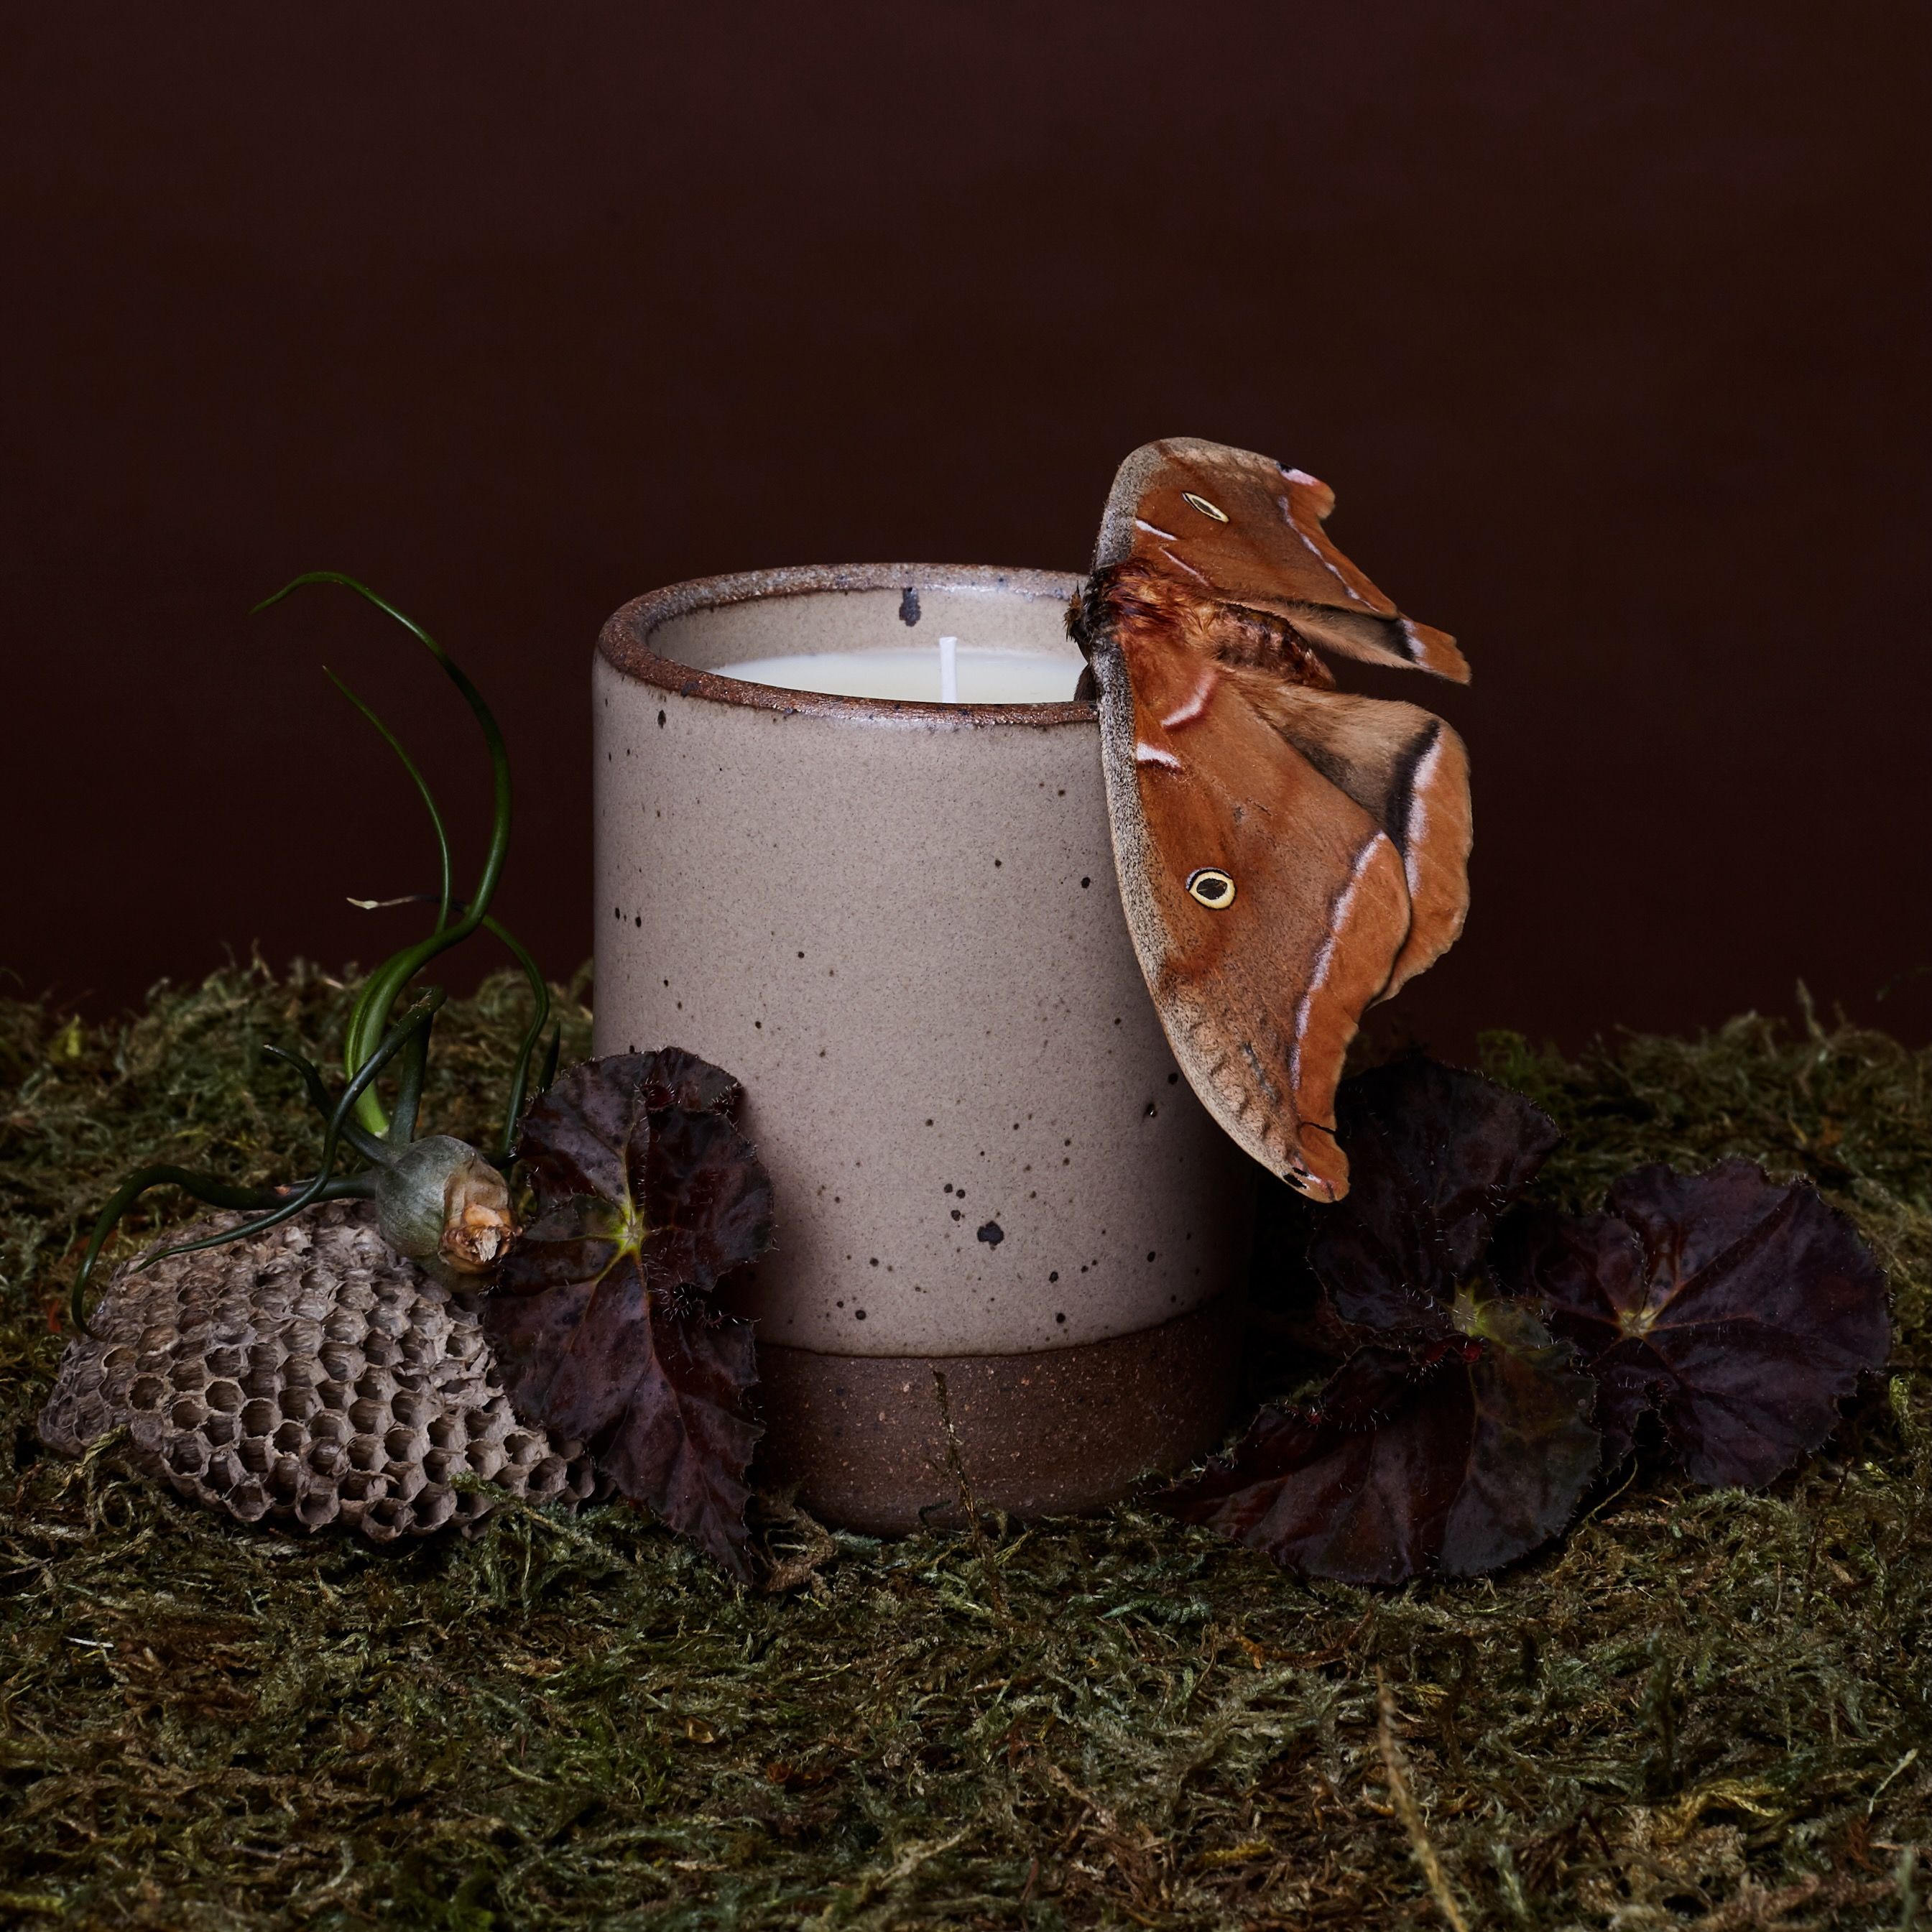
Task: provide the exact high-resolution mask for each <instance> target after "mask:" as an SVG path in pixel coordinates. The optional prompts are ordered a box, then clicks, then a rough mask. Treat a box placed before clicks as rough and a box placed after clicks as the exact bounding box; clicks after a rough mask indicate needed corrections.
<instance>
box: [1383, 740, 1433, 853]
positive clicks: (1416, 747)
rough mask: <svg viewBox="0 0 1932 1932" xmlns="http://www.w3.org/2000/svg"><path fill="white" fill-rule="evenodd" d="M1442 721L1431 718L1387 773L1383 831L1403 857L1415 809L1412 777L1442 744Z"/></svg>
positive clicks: (1407, 849) (1407, 847) (1407, 848)
mask: <svg viewBox="0 0 1932 1932" xmlns="http://www.w3.org/2000/svg"><path fill="white" fill-rule="evenodd" d="M1443 728H1444V727H1443V724H1442V719H1441V718H1430V721H1429V728H1428V729H1427V730H1424V731H1420V732H1418V733H1417V734H1416V736H1415V738H1414V739H1413V740H1412V742H1410V744H1409V745H1408V747H1407V748H1406V749H1405V750H1404V751H1403V754H1402V756H1401V757H1400V758H1398V759H1397V760H1396V761H1395V763H1394V767H1393V769H1391V772H1390V773H1389V788H1388V797H1387V799H1385V801H1384V802H1383V805H1382V829H1383V830H1384V831H1385V832H1387V833H1388V835H1389V836H1390V837H1391V838H1393V839H1394V841H1395V842H1396V847H1397V850H1399V851H1400V852H1402V853H1403V854H1404V855H1405V856H1406V854H1407V853H1408V851H1409V817H1410V814H1411V813H1412V812H1413V811H1414V810H1415V774H1416V772H1417V771H1418V769H1419V768H1420V767H1421V763H1422V761H1423V760H1424V758H1426V757H1428V755H1429V754H1430V752H1431V751H1434V750H1435V748H1436V746H1437V745H1439V744H1440V743H1441V742H1442V732H1443Z"/></svg>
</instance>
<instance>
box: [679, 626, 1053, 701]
mask: <svg viewBox="0 0 1932 1932" xmlns="http://www.w3.org/2000/svg"><path fill="white" fill-rule="evenodd" d="M940 643H941V649H938V650H935V649H931V648H928V649H924V650H916V649H907V648H905V647H904V646H900V647H898V648H896V649H890V650H883V651H820V652H814V653H811V654H809V655H804V656H799V657H786V658H745V659H743V660H742V661H740V662H739V663H737V664H719V665H718V667H717V674H718V676H720V677H739V678H745V679H748V680H749V681H750V682H752V683H754V684H775V685H779V686H781V688H784V689H785V690H787V691H820V692H823V693H825V694H829V695H835V696H839V697H896V698H899V699H901V700H911V701H913V703H921V704H1064V703H1066V702H1067V700H1068V699H1070V697H1072V696H1073V687H1074V686H1075V685H1076V684H1078V683H1079V682H1080V672H1081V662H1080V660H1079V658H1077V657H1074V656H1072V655H1068V656H1066V657H1058V656H1049V655H1046V654H1045V653H1044V652H1037V651H994V650H977V649H974V647H973V646H971V645H970V644H962V643H959V641H958V640H957V639H956V638H951V637H945V638H941V640H940ZM948 644H951V645H953V646H954V648H953V649H951V650H950V651H949V650H947V649H944V646H946V645H948ZM949 662H950V670H951V676H950V677H949V676H947V667H948V664H949Z"/></svg>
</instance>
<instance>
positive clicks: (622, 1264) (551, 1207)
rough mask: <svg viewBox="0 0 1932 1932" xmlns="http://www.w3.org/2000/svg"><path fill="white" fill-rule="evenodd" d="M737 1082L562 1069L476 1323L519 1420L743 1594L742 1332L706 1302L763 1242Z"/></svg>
mask: <svg viewBox="0 0 1932 1932" xmlns="http://www.w3.org/2000/svg"><path fill="white" fill-rule="evenodd" d="M737 1097H738V1088H737V1083H736V1082H735V1081H733V1079H731V1078H730V1076H729V1075H728V1074H726V1073H722V1072H721V1070H719V1069H718V1068H716V1067H712V1066H710V1065H709V1064H707V1063H706V1062H705V1061H701V1060H700V1059H698V1058H697V1057H696V1056H695V1055H691V1054H688V1053H685V1052H681V1051H680V1050H679V1049H674V1048H667V1049H665V1050H664V1051H663V1052H659V1053H653V1054H616V1055H611V1056H610V1057H609V1058H605V1059H603V1060H598V1061H589V1062H587V1063H586V1064H584V1065H583V1066H581V1067H573V1068H572V1069H571V1070H570V1071H569V1072H568V1073H566V1074H564V1075H563V1076H562V1077H561V1078H559V1079H558V1080H557V1081H556V1082H554V1083H553V1085H552V1086H551V1088H550V1091H549V1092H548V1093H547V1094H545V1095H544V1097H543V1099H542V1100H540V1101H539V1102H538V1103H537V1104H536V1106H534V1107H532V1109H530V1111H529V1114H528V1115H526V1117H525V1119H524V1121H523V1130H522V1134H521V1137H520V1140H519V1142H518V1145H517V1158H518V1160H519V1161H520V1162H521V1163H522V1164H523V1173H524V1175H525V1177H526V1180H527V1182H528V1184H529V1187H530V1188H531V1190H532V1193H534V1195H535V1201H536V1208H537V1212H536V1214H535V1217H534V1218H533V1219H532V1220H531V1222H530V1223H529V1226H528V1227H527V1228H526V1229H525V1231H524V1232H523V1235H522V1236H521V1238H520V1239H519V1240H518V1241H517V1244H516V1245H515V1246H514V1247H513V1248H512V1249H511V1251H510V1253H509V1254H508V1256H506V1258H505V1261H504V1263H503V1266H502V1271H501V1272H500V1274H499V1277H498V1281H497V1286H496V1292H494V1293H493V1294H492V1295H491V1296H490V1298H489V1300H488V1301H487V1302H486V1304H484V1328H485V1329H486V1330H487V1332H488V1334H489V1335H490V1340H491V1341H492V1343H493V1344H494V1346H495V1347H496V1351H497V1354H498V1358H499V1362H500V1364H501V1366H502V1373H503V1376H504V1378H505V1383H506V1385H507V1386H508V1390H509V1394H510V1399H511V1402H512V1403H513V1404H514V1406H515V1407H516V1409H517V1412H518V1413H519V1414H520V1415H523V1416H525V1417H526V1418H529V1419H530V1420H532V1421H540V1422H542V1423H544V1424H546V1425H547V1426H548V1427H551V1428H553V1429H555V1430H559V1431H560V1432H562V1433H564V1434H566V1435H572V1436H578V1437H580V1438H581V1439H584V1440H586V1441H588V1442H589V1443H590V1445H591V1446H592V1450H593V1451H594V1452H595V1454H596V1456H597V1457H598V1466H599V1467H600V1469H601V1470H602V1471H603V1472H604V1473H605V1474H606V1475H608V1476H609V1477H610V1479H611V1480H612V1481H613V1482H614V1483H615V1484H616V1487H617V1489H618V1490H619V1493H622V1495H624V1496H628V1497H629V1498H630V1499H632V1500H633V1501H634V1502H642V1503H645V1504H647V1505H649V1507H650V1508H652V1509H653V1510H655V1511H656V1512H657V1514H658V1515H659V1516H660V1517H662V1518H663V1520H664V1521H665V1522H666V1523H668V1524H669V1525H670V1526H671V1527H672V1528H673V1529H676V1530H677V1531H679V1532H680V1533H681V1534H682V1535H685V1536H688V1537H689V1538H691V1539H692V1540H693V1541H694V1542H697V1543H698V1544H700V1545H701V1546H702V1547H704V1548H705V1549H706V1550H709V1551H710V1552H711V1553H712V1555H713V1556H715V1557H716V1558H717V1559H718V1561H719V1562H721V1563H722V1564H723V1565H724V1567H725V1568H727V1570H729V1571H730V1572H731V1574H733V1576H735V1577H739V1578H740V1579H741V1580H743V1579H747V1578H748V1577H749V1576H750V1574H751V1562H750V1556H749V1550H748V1540H747V1537H746V1532H745V1503H746V1502H747V1500H748V1497H749V1494H750V1492H749V1490H748V1488H747V1487H746V1485H745V1470H746V1469H747V1468H748V1466H749V1464H750V1462H751V1451H752V1450H753V1448H754V1446H755V1445H756V1443H757V1437H758V1430H757V1425H756V1424H754V1422H753V1421H751V1417H750V1415H749V1412H748V1399H749V1397H750V1394H751V1389H752V1388H753V1387H754V1385H755V1384H756V1382H757V1367H756V1363H755V1360H754V1353H753V1348H752V1340H751V1327H750V1325H749V1324H748V1323H746V1322H737V1321H732V1320H727V1319H724V1318H722V1317H721V1316H718V1314H717V1313H715V1310H714V1309H713V1307H712V1305H711V1297H712V1295H713V1294H714V1292H715V1290H716V1289H717V1286H718V1283H719V1282H720V1281H721V1280H723V1279H724V1277H726V1276H727V1275H728V1274H730V1273H731V1272H732V1271H733V1270H734V1269H736V1268H742V1267H743V1266H745V1265H746V1264H747V1263H748V1262H752V1261H754V1260H756V1259H757V1257H758V1256H760V1254H762V1253H764V1251H765V1250H766V1249H767V1248H768V1247H769V1246H770V1245H771V1227H772V1189H771V1182H770V1181H769V1178H768V1177H767V1176H766V1173H765V1171H764V1169H763V1167H762V1166H760V1164H759V1162H758V1160H757V1155H756V1154H754V1152H753V1151H752V1148H751V1144H750V1143H749V1142H748V1141H746V1140H745V1138H744V1136H742V1134H740V1133H739V1131H738V1130H737V1128H736V1125H735V1124H733V1119H732V1113H733V1110H734V1109H735V1107H736V1102H737Z"/></svg>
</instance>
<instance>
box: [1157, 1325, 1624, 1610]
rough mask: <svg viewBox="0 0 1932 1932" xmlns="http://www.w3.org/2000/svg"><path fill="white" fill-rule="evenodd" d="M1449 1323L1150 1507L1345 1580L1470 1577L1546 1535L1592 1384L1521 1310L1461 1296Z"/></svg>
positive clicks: (1577, 1481)
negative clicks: (1439, 1335) (1445, 1333)
mask: <svg viewBox="0 0 1932 1932" xmlns="http://www.w3.org/2000/svg"><path fill="white" fill-rule="evenodd" d="M1451 1319H1452V1321H1453V1322H1454V1324H1455V1325H1456V1328H1457V1332H1456V1333H1454V1334H1452V1335H1451V1336H1450V1337H1447V1338H1445V1339H1444V1340H1438V1341H1436V1342H1433V1343H1430V1344H1428V1345H1427V1346H1424V1347H1421V1348H1403V1347H1391V1346H1382V1345H1374V1346H1370V1347H1367V1348H1364V1349H1358V1351H1357V1352H1355V1354H1354V1355H1352V1356H1351V1357H1350V1358H1349V1360H1348V1361H1346V1362H1345V1363H1343V1365H1342V1366H1341V1367H1340V1369H1338V1370H1337V1371H1336V1372H1335V1373H1334V1376H1332V1377H1331V1379H1330V1380H1329V1382H1328V1386H1327V1387H1326V1388H1325V1389H1324V1390H1323V1391H1322V1394H1321V1395H1320V1396H1319V1397H1318V1398H1317V1400H1316V1403H1315V1404H1314V1406H1313V1407H1312V1408H1310V1409H1264V1410H1263V1411H1262V1413H1261V1415H1259V1417H1258V1418H1256V1421H1255V1423H1254V1425H1253V1427H1252V1428H1251V1429H1250V1430H1249V1432H1248V1433H1247V1436H1246V1437H1244V1439H1243V1440H1242V1441H1241V1442H1240V1443H1239V1444H1238V1445H1237V1446H1236V1448H1235V1450H1234V1451H1233V1453H1232V1454H1231V1455H1229V1456H1227V1457H1223V1458H1221V1459H1220V1460H1217V1461H1216V1462H1214V1463H1210V1464H1209V1465H1208V1467H1207V1468H1206V1469H1205V1470H1203V1471H1202V1472H1200V1473H1199V1475H1196V1476H1194V1477H1192V1478H1188V1479H1187V1480H1186V1481H1182V1482H1181V1483H1178V1484H1175V1485H1173V1486H1172V1487H1171V1488H1169V1489H1168V1490H1165V1491H1163V1493H1162V1494H1161V1495H1160V1496H1157V1498H1156V1499H1154V1502H1155V1507H1156V1508H1159V1509H1161V1510H1163V1511H1166V1513H1167V1514H1169V1515H1172V1516H1175V1517H1178V1518H1180V1520H1181V1521H1182V1522H1184V1523H1208V1524H1211V1525H1213V1526H1214V1527H1215V1528H1217V1529H1220V1530H1222V1531H1223V1532H1225V1533H1226V1535H1229V1536H1232V1537H1234V1538H1236V1539H1237V1540H1238V1541H1241V1542H1243V1543H1245V1544H1247V1545H1248V1546H1249V1547H1250V1548H1251V1549H1255V1550H1261V1551H1263V1552H1264V1553H1266V1554H1267V1555H1268V1556H1272V1557H1273V1558H1274V1559H1275V1561H1276V1562H1278V1563H1281V1564H1283V1565H1286V1566H1287V1567H1289V1568H1292V1569H1295V1570H1298V1571H1301V1573H1302V1574H1304V1575H1307V1576H1311V1577H1333V1578H1334V1579H1336V1580H1338V1581H1340V1582H1343V1583H1403V1582H1406V1581H1407V1580H1409V1578H1410V1577H1415V1576H1419V1575H1421V1574H1424V1573H1425V1572H1427V1571H1445V1572H1446V1573H1447V1574H1449V1575H1451V1576H1458V1577H1466V1576H1474V1575H1476V1574H1479V1573H1481V1571H1486V1570H1493V1569H1496V1568H1499V1566H1501V1565H1503V1564H1505V1563H1509V1562H1514V1560H1515V1559H1517V1557H1520V1556H1523V1555H1526V1553H1528V1552H1529V1551H1530V1550H1534V1549H1535V1548H1536V1547H1538V1544H1542V1543H1544V1542H1547V1541H1548V1540H1549V1539H1550V1538H1551V1537H1553V1536H1554V1535H1556V1533H1557V1532H1558V1531H1559V1530H1560V1529H1562V1527H1563V1526H1564V1525H1565V1523H1568V1521H1569V1520H1570V1517H1571V1514H1572V1512H1573V1511H1574V1510H1575V1508H1576V1507H1577V1502H1578V1500H1579V1499H1580V1497H1581V1496H1582V1495H1583V1491H1584V1490H1585V1489H1586V1487H1588V1485H1589V1482H1590V1479H1591V1478H1592V1476H1593V1475H1595V1473H1596V1470H1597V1468H1598V1462H1599V1460H1600V1457H1601V1438H1600V1437H1599V1436H1598V1432H1597V1430H1596V1429H1595V1426H1594V1425H1593V1424H1592V1422H1591V1421H1590V1420H1589V1409H1590V1400H1591V1397H1592V1385H1591V1382H1590V1379H1589V1376H1587V1375H1583V1374H1580V1373H1577V1372H1576V1370H1574V1368H1573V1367H1572V1366H1571V1361H1570V1356H1571V1351H1570V1349H1569V1348H1568V1346H1567V1345H1566V1344H1565V1343H1560V1342H1556V1341H1554V1340H1553V1339H1552V1338H1551V1337H1550V1335H1549V1334H1548V1333H1547V1331H1545V1330H1544V1328H1543V1327H1542V1325H1541V1323H1540V1322H1538V1320H1537V1319H1536V1317H1535V1315H1534V1314H1532V1313H1531V1312H1530V1311H1529V1310H1527V1309H1526V1308H1524V1307H1521V1306H1520V1305H1518V1304H1513V1303H1511V1302H1508V1301H1502V1300H1499V1299H1496V1298H1489V1299H1478V1298H1474V1297H1472V1296H1469V1295H1465V1296H1463V1297H1462V1298H1460V1301H1459V1303H1458V1304H1457V1307H1455V1309H1454V1313H1453V1316H1452V1317H1451Z"/></svg>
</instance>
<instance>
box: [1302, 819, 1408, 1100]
mask: <svg viewBox="0 0 1932 1932" xmlns="http://www.w3.org/2000/svg"><path fill="white" fill-rule="evenodd" d="M1393 842H1394V841H1392V840H1391V838H1390V837H1389V835H1388V833H1387V832H1377V833H1376V835H1375V836H1374V837H1373V838H1371V839H1370V841H1369V842H1368V843H1367V844H1366V845H1364V847H1362V850H1361V856H1359V857H1358V859H1356V861H1355V867H1354V869H1353V870H1352V871H1351V872H1350V873H1349V878H1348V883H1346V885H1344V886H1343V888H1342V889H1341V890H1340V892H1337V894H1336V895H1335V896H1334V898H1332V899H1331V900H1330V901H1329V902H1328V938H1326V939H1325V940H1323V941H1322V950H1321V951H1320V952H1319V953H1316V956H1315V970H1314V971H1313V973H1311V974H1310V975H1309V978H1308V990H1307V992H1304V994H1303V995H1302V996H1301V998H1300V999H1299V1000H1298V1001H1297V1002H1296V1003H1295V1051H1294V1052H1293V1053H1292V1055H1290V1056H1289V1064H1290V1066H1291V1067H1292V1070H1293V1072H1294V1075H1295V1092H1296V1094H1298V1095H1299V1094H1300V1093H1301V1043H1302V1042H1303V1041H1304V1040H1305V1039H1307V1037H1308V1009H1309V1007H1310V1004H1311V1003H1312V1002H1313V1000H1314V998H1315V996H1316V994H1317V993H1319V992H1321V991H1322V986H1323V984H1324V983H1325V981H1326V980H1327V979H1328V968H1329V967H1330V965H1331V964H1332V963H1333V962H1334V957H1335V948H1336V947H1337V945H1338V944H1340V941H1341V939H1342V937H1343V928H1344V927H1345V926H1346V925H1347V924H1348V922H1349V907H1350V906H1351V905H1352V904H1353V902H1354V900H1355V894H1356V892H1358V889H1360V888H1361V883H1362V880H1363V877H1364V874H1367V871H1368V869H1369V866H1370V862H1371V861H1373V859H1374V858H1375V856H1376V851H1377V850H1378V848H1379V847H1382V846H1384V845H1389V844H1393Z"/></svg>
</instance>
